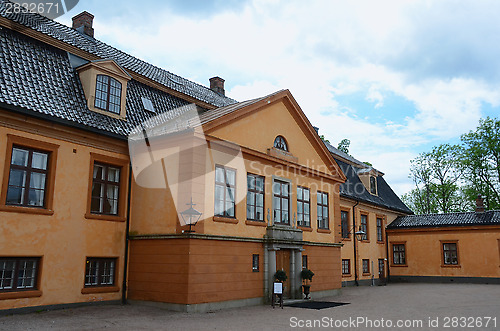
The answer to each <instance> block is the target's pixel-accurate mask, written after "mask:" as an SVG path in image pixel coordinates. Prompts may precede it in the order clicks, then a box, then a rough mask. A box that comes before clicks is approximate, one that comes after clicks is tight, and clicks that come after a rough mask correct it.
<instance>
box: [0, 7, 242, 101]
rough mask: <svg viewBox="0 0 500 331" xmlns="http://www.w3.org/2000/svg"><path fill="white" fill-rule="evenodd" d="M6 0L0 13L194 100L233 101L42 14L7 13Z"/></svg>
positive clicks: (0, 8)
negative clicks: (110, 60) (112, 61)
mask: <svg viewBox="0 0 500 331" xmlns="http://www.w3.org/2000/svg"><path fill="white" fill-rule="evenodd" d="M6 2H7V0H0V16H3V17H5V18H7V19H9V20H12V21H14V22H16V23H19V24H21V25H24V26H26V27H28V28H31V29H33V30H36V31H39V32H42V33H44V34H46V35H48V36H51V37H53V38H55V39H57V40H60V41H63V42H65V43H68V44H70V45H72V46H75V47H78V48H79V49H81V50H83V51H86V52H89V53H91V54H94V55H96V56H98V57H100V58H102V59H112V60H114V61H115V62H116V63H118V64H119V65H121V66H122V67H123V68H125V69H128V70H132V71H134V72H136V73H138V74H140V75H143V76H145V77H147V78H149V79H151V80H153V81H155V82H157V83H160V84H162V85H164V86H166V87H168V88H171V89H172V90H175V91H178V92H181V93H184V94H186V95H188V96H191V97H193V98H195V99H197V100H200V101H203V102H206V103H209V104H211V105H214V106H217V107H223V106H227V105H230V104H232V103H235V102H236V101H235V100H233V99H231V98H229V97H225V96H222V95H220V94H218V93H217V92H214V91H212V90H211V89H210V88H208V87H206V86H203V85H200V84H197V83H194V82H192V81H190V80H188V79H185V78H183V77H180V76H178V75H175V74H173V73H171V72H169V71H167V70H164V69H161V68H158V67H156V66H154V65H152V64H150V63H147V62H145V61H143V60H140V59H138V58H136V57H134V56H131V55H129V54H127V53H125V52H122V51H120V50H118V49H116V48H114V47H112V46H109V45H107V44H105V43H103V42H102V41H99V40H97V39H94V38H92V37H89V36H86V35H84V34H82V33H80V32H78V31H76V30H74V29H72V28H70V27H67V26H65V25H63V24H60V23H58V22H55V21H53V20H51V19H49V18H46V17H44V16H41V15H38V14H34V13H18V14H15V13H7V11H6V6H5V3H6Z"/></svg>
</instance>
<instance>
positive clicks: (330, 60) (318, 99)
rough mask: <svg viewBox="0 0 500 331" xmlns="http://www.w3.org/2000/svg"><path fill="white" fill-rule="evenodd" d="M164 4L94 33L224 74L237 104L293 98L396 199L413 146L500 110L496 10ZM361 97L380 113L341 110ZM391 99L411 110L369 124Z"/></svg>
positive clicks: (448, 5) (437, 4)
mask: <svg viewBox="0 0 500 331" xmlns="http://www.w3.org/2000/svg"><path fill="white" fill-rule="evenodd" d="M157 6H158V8H157V9H156V10H155V11H154V12H153V11H151V12H148V13H147V14H145V16H146V19H145V20H144V17H143V18H142V19H143V21H140V20H135V21H134V23H133V24H129V21H128V20H129V18H128V17H126V16H113V17H110V19H105V18H104V17H99V16H98V13H95V14H96V18H95V29H96V35H97V36H98V37H99V38H100V39H104V40H106V41H108V42H109V43H110V44H112V45H114V46H117V47H118V48H120V49H124V50H127V51H128V52H129V53H131V54H134V55H136V56H138V57H140V58H143V59H145V60H147V61H149V62H151V63H154V64H156V65H158V66H161V67H163V68H165V69H167V70H169V71H172V72H174V73H176V74H179V75H181V76H184V77H187V78H190V79H192V80H194V81H196V82H199V83H201V84H204V85H207V84H208V78H210V77H212V76H215V75H218V76H221V77H223V78H225V79H226V91H227V94H228V95H229V96H231V97H233V98H236V99H238V100H245V99H251V98H255V97H259V96H263V95H266V94H269V93H272V92H274V91H276V90H279V89H284V88H287V89H289V90H290V91H291V92H292V94H293V95H294V97H295V98H296V99H297V101H298V103H299V105H300V106H301V107H302V109H303V110H304V112H305V113H306V114H307V116H308V117H309V119H310V121H311V122H312V123H313V124H316V125H318V126H320V129H321V133H322V134H324V135H325V136H327V137H328V138H329V139H330V140H331V141H332V143H333V144H334V145H336V143H337V142H338V141H340V140H341V139H343V138H348V139H350V140H351V153H352V154H353V155H354V156H355V157H357V158H359V159H362V160H369V161H370V162H372V163H374V165H375V166H376V167H377V168H378V169H380V170H381V171H383V172H385V173H386V177H387V178H390V179H391V180H392V181H393V182H392V183H391V184H392V185H393V186H394V185H397V187H398V189H397V191H398V193H403V192H404V191H403V190H405V189H407V188H408V187H409V185H411V183H410V182H409V181H408V179H407V175H408V165H409V159H410V158H412V157H414V156H415V155H416V154H417V153H416V152H415V150H416V149H417V148H418V146H420V145H422V144H428V143H436V144H437V143H440V142H442V141H446V140H448V139H452V138H456V137H457V136H459V135H460V134H461V133H464V132H466V131H468V130H471V129H473V128H474V126H475V125H476V124H477V121H478V119H479V118H480V117H481V115H482V107H483V105H484V103H487V104H490V105H492V106H493V107H497V106H499V104H500V88H499V83H500V65H499V63H500V62H498V60H497V59H498V56H499V55H500V44H499V43H497V41H496V39H497V36H498V33H500V23H498V22H497V21H498V20H497V17H496V14H495V13H497V12H498V9H499V7H500V4H499V3H497V2H495V1H485V2H470V3H461V5H460V6H458V5H457V4H456V3H455V2H453V1H426V2H422V1H356V2H347V1H327V0H325V1H301V2H298V1H297V2H290V1H284V0H282V1H279V0H274V1H264V0H254V1H249V2H248V3H247V4H246V5H245V6H244V7H243V9H240V10H238V11H234V10H233V11H224V12H221V13H211V14H210V15H208V16H205V17H203V16H200V15H197V16H196V17H190V16H188V15H184V16H180V15H178V14H177V13H176V12H174V11H172V10H169V9H168V8H167V7H162V6H161V5H160V4H158V5H157ZM164 6H166V5H164ZM111 14H115V11H111V12H110V14H109V15H111ZM200 17H202V18H200ZM139 22H140V24H139ZM355 93H356V95H357V94H358V93H359V95H361V96H364V98H365V99H366V100H368V101H369V102H371V103H372V105H373V108H372V109H368V110H367V109H362V108H356V107H352V106H349V105H346V104H342V103H341V102H340V101H339V100H340V99H339V97H340V96H349V95H353V94H355ZM392 96H396V97H398V98H402V99H404V100H406V101H407V105H410V107H411V109H391V110H390V111H389V112H387V115H385V116H386V117H385V118H382V119H381V120H377V121H374V120H373V116H371V115H373V114H379V112H380V111H381V110H384V109H387V108H386V107H389V106H388V105H389V104H390V101H391V97H392ZM396 112H400V113H402V114H404V115H403V116H395V114H396ZM391 114H392V116H391Z"/></svg>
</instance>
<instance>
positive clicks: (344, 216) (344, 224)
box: [340, 210, 349, 238]
mask: <svg viewBox="0 0 500 331" xmlns="http://www.w3.org/2000/svg"><path fill="white" fill-rule="evenodd" d="M340 228H341V231H342V238H349V213H348V212H346V211H345V210H342V211H340Z"/></svg>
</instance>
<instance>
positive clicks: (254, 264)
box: [252, 254, 259, 272]
mask: <svg viewBox="0 0 500 331" xmlns="http://www.w3.org/2000/svg"><path fill="white" fill-rule="evenodd" d="M252 271H253V272H258V271H259V254H253V255H252Z"/></svg>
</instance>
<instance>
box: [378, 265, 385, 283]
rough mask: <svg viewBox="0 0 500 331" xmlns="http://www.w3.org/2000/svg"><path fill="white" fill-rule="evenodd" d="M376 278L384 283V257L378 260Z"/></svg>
mask: <svg viewBox="0 0 500 331" xmlns="http://www.w3.org/2000/svg"><path fill="white" fill-rule="evenodd" d="M378 278H379V282H381V283H382V284H385V261H384V259H379V260H378Z"/></svg>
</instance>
